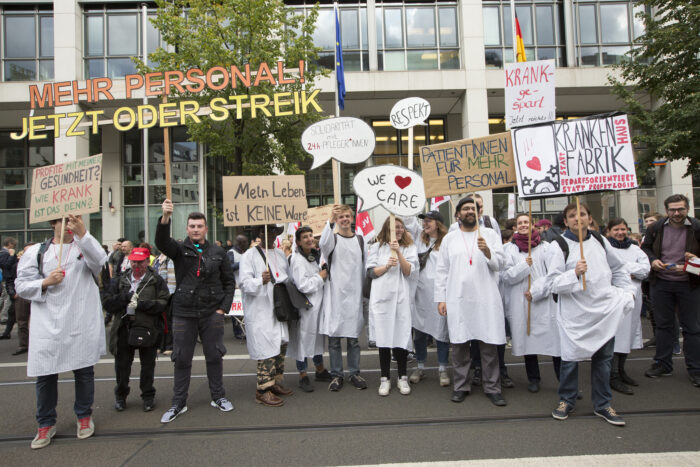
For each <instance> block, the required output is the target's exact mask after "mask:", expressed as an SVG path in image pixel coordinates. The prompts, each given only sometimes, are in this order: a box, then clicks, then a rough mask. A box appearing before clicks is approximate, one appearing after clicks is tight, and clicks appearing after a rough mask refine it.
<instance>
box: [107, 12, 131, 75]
mask: <svg viewBox="0 0 700 467" xmlns="http://www.w3.org/2000/svg"><path fill="white" fill-rule="evenodd" d="M137 39H138V28H137V21H136V15H135V14H134V15H108V16H107V53H108V54H109V55H136V54H138V40H137ZM116 76H124V75H110V77H116Z"/></svg>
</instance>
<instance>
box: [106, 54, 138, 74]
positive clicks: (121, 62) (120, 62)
mask: <svg viewBox="0 0 700 467" xmlns="http://www.w3.org/2000/svg"><path fill="white" fill-rule="evenodd" d="M133 73H136V65H134V62H132V61H131V59H130V58H110V59H109V60H107V75H108V76H109V77H110V78H123V77H124V76H126V75H129V74H133Z"/></svg>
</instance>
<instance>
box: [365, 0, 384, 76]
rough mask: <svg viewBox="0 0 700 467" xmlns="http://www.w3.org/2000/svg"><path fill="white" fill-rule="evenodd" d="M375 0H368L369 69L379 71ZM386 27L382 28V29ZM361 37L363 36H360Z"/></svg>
mask: <svg viewBox="0 0 700 467" xmlns="http://www.w3.org/2000/svg"><path fill="white" fill-rule="evenodd" d="M376 11H377V10H376V5H375V2H374V0H367V50H368V51H369V69H370V71H377V70H378V69H379V60H378V59H377V16H376V15H377V13H376ZM383 30H384V28H382V31H383ZM360 37H361V36H360Z"/></svg>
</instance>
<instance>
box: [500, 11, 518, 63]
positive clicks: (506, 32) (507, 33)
mask: <svg viewBox="0 0 700 467" xmlns="http://www.w3.org/2000/svg"><path fill="white" fill-rule="evenodd" d="M516 11H517V10H516ZM512 24H513V22H512V18H511V17H510V7H509V6H504V7H503V42H504V43H505V45H506V46H508V47H510V48H511V52H512V51H513V34H512V33H511V31H512V30H513V26H512Z"/></svg>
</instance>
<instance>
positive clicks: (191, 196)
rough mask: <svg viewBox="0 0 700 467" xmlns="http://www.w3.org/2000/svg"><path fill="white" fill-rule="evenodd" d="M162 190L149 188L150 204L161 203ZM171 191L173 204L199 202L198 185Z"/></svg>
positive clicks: (174, 187) (173, 188)
mask: <svg viewBox="0 0 700 467" xmlns="http://www.w3.org/2000/svg"><path fill="white" fill-rule="evenodd" d="M331 183H332V177H331ZM162 188H163V190H162V194H160V196H159V194H158V193H157V192H156V191H157V190H153V189H152V187H149V198H150V199H151V203H154V204H155V203H159V202H161V203H162V202H163V199H164V197H165V186H163V187H162ZM172 190H173V202H174V203H196V202H198V201H199V188H198V185H173V187H172Z"/></svg>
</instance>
